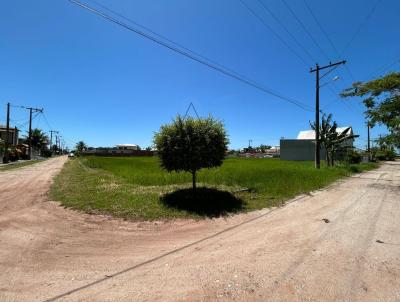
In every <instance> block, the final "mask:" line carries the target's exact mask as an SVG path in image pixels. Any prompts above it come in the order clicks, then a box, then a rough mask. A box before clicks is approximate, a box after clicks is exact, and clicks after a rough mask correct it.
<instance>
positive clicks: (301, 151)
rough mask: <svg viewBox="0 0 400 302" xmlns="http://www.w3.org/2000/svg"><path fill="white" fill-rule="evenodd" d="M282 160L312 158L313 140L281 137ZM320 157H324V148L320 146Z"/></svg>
mask: <svg viewBox="0 0 400 302" xmlns="http://www.w3.org/2000/svg"><path fill="white" fill-rule="evenodd" d="M280 151H281V159H282V160H314V159H315V142H314V140H313V139H310V140H309V139H281V150H280ZM321 159H325V150H324V149H323V148H321Z"/></svg>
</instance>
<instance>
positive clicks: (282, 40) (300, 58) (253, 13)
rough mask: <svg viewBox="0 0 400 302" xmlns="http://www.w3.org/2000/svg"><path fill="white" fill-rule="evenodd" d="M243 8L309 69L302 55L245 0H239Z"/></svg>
mask: <svg viewBox="0 0 400 302" xmlns="http://www.w3.org/2000/svg"><path fill="white" fill-rule="evenodd" d="M239 1H240V2H241V3H242V4H243V6H244V7H245V8H246V9H247V10H248V11H249V12H250V13H251V14H252V15H253V16H254V17H255V18H256V19H257V20H258V21H260V22H261V24H263V25H264V27H265V28H267V29H268V30H269V31H270V32H272V33H273V34H274V36H275V37H276V38H277V39H278V40H279V41H281V42H282V43H283V44H284V45H285V46H286V47H287V48H288V49H289V50H290V51H291V52H292V53H293V54H294V55H295V56H296V57H297V58H299V60H301V61H302V62H303V63H304V65H306V66H307V67H308V66H309V64H308V63H307V62H306V61H305V60H304V59H303V57H302V56H300V54H298V53H297V51H295V50H294V49H293V48H292V47H291V46H290V45H289V44H288V43H287V42H286V41H285V40H284V39H283V38H282V37H281V36H280V35H279V34H278V33H277V32H276V31H274V30H273V29H272V27H271V26H270V25H269V24H268V23H267V22H265V20H264V19H263V18H261V17H260V16H259V15H258V14H257V13H256V12H255V11H254V10H253V9H252V8H251V7H250V6H248V5H247V4H246V3H245V2H244V1H243V0H239Z"/></svg>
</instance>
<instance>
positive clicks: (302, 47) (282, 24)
mask: <svg viewBox="0 0 400 302" xmlns="http://www.w3.org/2000/svg"><path fill="white" fill-rule="evenodd" d="M258 2H259V3H260V4H261V6H262V7H263V8H264V9H265V10H266V11H268V12H269V14H270V15H271V16H272V17H273V18H274V19H275V21H276V22H277V23H278V24H279V25H280V26H281V27H282V28H283V29H284V31H285V32H286V33H287V34H288V35H289V36H290V37H291V38H292V39H293V41H295V43H296V44H297V45H298V46H299V47H300V48H301V49H302V50H303V51H304V52H305V53H306V54H307V56H308V57H309V58H310V59H311V60H312V61H313V62H316V60H315V58H314V57H313V56H312V55H311V53H310V52H309V51H308V50H307V48H306V47H304V46H303V45H302V44H301V43H300V42H299V41H298V40H297V38H296V37H295V36H294V35H293V34H292V33H291V32H290V31H289V30H288V28H287V27H286V26H285V24H284V23H283V22H282V21H281V20H280V19H279V18H278V17H277V16H276V15H275V14H274V12H273V11H272V10H271V9H270V8H268V6H267V5H266V4H265V3H264V2H263V1H262V0H258Z"/></svg>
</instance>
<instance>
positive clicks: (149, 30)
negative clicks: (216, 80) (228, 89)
mask: <svg viewBox="0 0 400 302" xmlns="http://www.w3.org/2000/svg"><path fill="white" fill-rule="evenodd" d="M89 1H90V2H92V3H95V4H96V5H97V6H99V7H101V8H103V9H105V10H106V11H108V12H110V13H112V14H114V15H116V16H118V17H120V18H122V19H124V20H125V21H128V22H129V23H132V24H133V25H135V26H138V27H140V28H142V29H144V30H145V31H147V32H149V33H151V34H153V35H155V36H157V37H159V38H161V39H163V40H165V41H167V42H169V43H171V44H173V45H175V46H177V47H179V48H182V49H184V50H185V51H187V52H190V53H192V54H194V55H196V56H198V57H200V58H202V59H204V60H206V61H209V62H211V63H213V64H215V65H217V66H219V67H221V68H223V69H226V70H228V71H229V72H231V73H236V72H235V71H233V70H231V69H229V68H228V67H226V66H223V65H220V64H219V63H218V62H215V61H213V60H211V59H209V58H207V57H205V56H203V55H201V54H199V53H198V52H195V51H193V50H191V49H189V48H187V47H185V46H183V45H182V44H179V43H177V42H175V41H172V40H171V39H169V38H167V37H165V36H163V35H160V34H158V33H156V32H155V31H153V30H151V29H150V28H148V27H146V26H144V25H142V24H139V23H137V22H135V21H134V20H132V19H130V18H128V17H126V16H124V15H122V14H120V13H118V12H117V11H115V10H112V9H110V8H109V7H107V6H105V5H103V4H101V3H99V2H97V1H95V0H89ZM237 75H238V76H241V77H244V76H243V75H240V74H237ZM247 80H249V79H247ZM249 81H251V80H249Z"/></svg>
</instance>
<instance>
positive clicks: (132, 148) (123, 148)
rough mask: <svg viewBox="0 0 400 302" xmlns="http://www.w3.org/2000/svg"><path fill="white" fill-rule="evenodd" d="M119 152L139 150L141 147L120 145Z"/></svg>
mask: <svg viewBox="0 0 400 302" xmlns="http://www.w3.org/2000/svg"><path fill="white" fill-rule="evenodd" d="M116 148H117V149H118V150H139V146H138V145H135V144H119V145H116Z"/></svg>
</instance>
